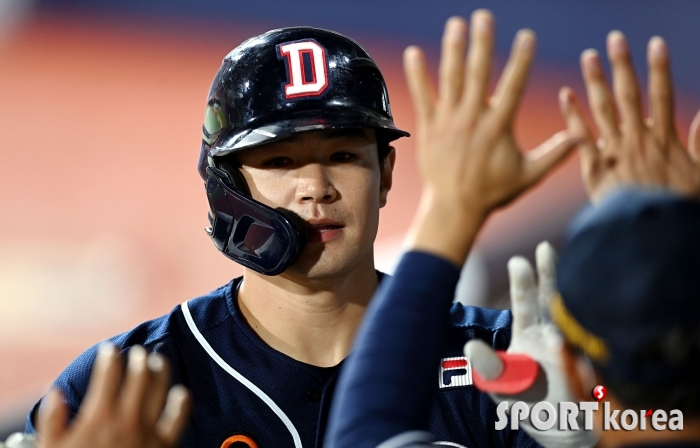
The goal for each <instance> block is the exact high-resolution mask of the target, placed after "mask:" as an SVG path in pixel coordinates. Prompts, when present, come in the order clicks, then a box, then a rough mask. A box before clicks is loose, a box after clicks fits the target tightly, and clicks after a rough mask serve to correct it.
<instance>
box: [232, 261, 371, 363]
mask: <svg viewBox="0 0 700 448" xmlns="http://www.w3.org/2000/svg"><path fill="white" fill-rule="evenodd" d="M377 285H378V279H377V275H376V271H375V270H374V261H373V257H369V259H368V260H367V261H366V262H365V263H361V264H360V265H359V266H358V267H357V268H356V269H354V270H353V271H352V272H350V273H349V274H346V275H344V276H342V278H337V277H336V278H334V279H330V280H328V281H314V282H309V283H304V284H301V283H300V282H298V281H292V280H290V279H285V278H282V277H272V278H271V277H266V276H262V275H259V274H257V273H252V272H248V271H246V274H245V276H244V281H243V285H242V286H241V289H240V290H239V294H238V304H239V307H240V309H241V313H242V314H243V317H244V318H245V319H246V321H247V322H248V324H249V325H250V326H251V328H252V329H253V330H254V331H255V332H256V333H257V334H258V336H259V337H260V338H261V339H262V340H263V341H265V342H266V343H267V344H268V345H270V346H271V347H272V348H274V349H276V350H278V351H280V352H282V353H284V354H286V355H288V356H290V357H292V358H294V359H296V360H298V361H302V362H305V363H307V364H312V365H316V366H320V367H330V366H334V365H336V364H338V363H339V362H340V361H342V360H343V359H344V358H345V357H346V356H347V354H348V353H349V351H350V347H351V346H352V341H353V338H354V335H355V330H356V329H357V327H358V325H359V323H360V321H361V319H362V316H363V315H364V312H365V309H366V307H367V304H368V303H369V300H370V299H371V298H372V295H373V294H374V291H375V290H376V288H377Z"/></svg>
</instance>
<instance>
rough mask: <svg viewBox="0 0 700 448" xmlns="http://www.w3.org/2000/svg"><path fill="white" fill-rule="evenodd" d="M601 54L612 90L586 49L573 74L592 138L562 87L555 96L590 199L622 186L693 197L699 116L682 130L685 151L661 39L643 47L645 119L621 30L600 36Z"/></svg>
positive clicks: (699, 187)
mask: <svg viewBox="0 0 700 448" xmlns="http://www.w3.org/2000/svg"><path fill="white" fill-rule="evenodd" d="M607 53H608V58H609V60H610V64H611V66H612V81H613V89H612V92H611V91H610V88H609V87H608V84H607V82H606V80H605V73H604V71H603V68H602V65H601V61H600V56H599V55H598V52H597V51H595V50H593V49H589V50H586V51H584V52H583V53H582V54H581V71H582V73H583V80H584V82H585V85H586V92H587V94H588V104H589V106H590V110H591V115H592V116H593V120H594V122H595V125H596V127H597V131H598V134H599V135H598V138H597V140H596V139H595V138H594V135H593V132H591V130H590V129H589V127H588V126H587V124H586V121H585V119H584V117H583V112H582V109H581V106H580V105H579V102H578V100H577V98H576V95H575V94H574V92H573V91H572V90H571V89H570V88H568V87H564V88H562V89H561V91H560V92H559V100H560V101H559V102H560V107H561V111H562V114H563V115H564V119H565V120H566V123H567V127H568V129H569V131H570V132H575V133H577V135H584V136H585V139H584V140H583V142H582V143H581V145H580V146H579V152H580V155H581V174H582V177H583V182H584V185H585V187H586V190H587V191H588V195H589V197H590V198H591V201H593V202H594V203H595V202H599V201H600V200H601V199H602V197H603V196H605V195H606V194H607V193H608V192H610V191H611V190H612V189H614V188H615V187H617V186H623V185H644V186H649V187H661V188H670V189H673V190H675V191H677V192H680V193H683V194H686V195H689V196H692V197H695V198H698V199H700V112H698V113H697V114H696V116H695V119H694V120H693V123H692V125H691V127H690V136H689V138H688V144H689V148H690V151H688V150H686V148H685V146H684V145H683V143H682V142H681V140H680V138H679V137H678V132H677V131H676V126H675V121H674V104H673V103H674V99H673V97H674V94H673V86H672V82H671V70H670V64H669V51H668V48H667V46H666V42H665V41H664V40H663V39H662V38H661V37H658V36H657V37H653V38H651V40H649V45H648V47H647V63H648V70H649V82H648V87H647V88H648V96H649V116H648V117H647V118H644V114H643V111H642V101H641V95H640V91H639V83H638V81H637V76H636V75H635V73H634V68H633V66H632V61H631V57H630V51H629V47H628V45H627V40H626V39H625V36H624V35H623V34H622V33H621V32H619V31H612V32H610V34H608V38H607Z"/></svg>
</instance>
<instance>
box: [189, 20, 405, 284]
mask: <svg viewBox="0 0 700 448" xmlns="http://www.w3.org/2000/svg"><path fill="white" fill-rule="evenodd" d="M340 128H372V129H375V131H376V132H377V135H378V136H380V138H381V139H382V140H383V141H392V140H395V139H397V138H399V137H404V136H408V135H409V134H408V133H407V132H405V131H402V130H400V129H398V128H396V126H394V122H393V118H392V116H391V109H390V107H389V96H388V94H387V89H386V84H385V83H384V78H383V77H382V74H381V73H380V71H379V68H378V67H377V65H376V63H375V62H374V61H373V60H372V58H371V57H370V56H369V54H367V52H366V51H365V50H364V49H363V48H362V47H361V46H360V45H359V44H357V42H355V41H353V40H352V39H350V38H348V37H345V36H343V35H341V34H338V33H335V32H332V31H327V30H322V29H318V28H310V27H296V28H284V29H278V30H273V31H268V32H267V33H265V34H262V35H260V36H257V37H253V38H251V39H248V40H247V41H245V42H243V43H242V44H241V45H239V46H238V47H236V48H235V49H234V50H233V51H231V52H230V53H229V54H228V55H227V56H226V57H225V58H224V61H223V64H222V66H221V68H220V69H219V71H218V73H217V74H216V77H215V78H214V82H213V83H212V86H211V89H210V91H209V98H208V100H207V109H206V113H205V118H204V125H203V127H202V147H201V152H200V156H199V173H200V175H201V176H202V178H203V179H204V181H205V185H206V189H207V195H208V197H209V205H210V207H211V213H210V215H209V220H210V222H211V226H212V227H211V228H210V229H207V231H208V233H209V235H210V236H211V237H212V239H213V240H214V243H215V244H216V247H217V248H218V249H219V250H220V251H221V252H223V253H224V255H226V256H227V257H229V258H231V259H233V260H234V261H237V262H238V263H241V264H242V265H244V266H247V267H249V268H251V269H254V270H256V271H258V272H261V273H263V274H267V275H277V274H280V273H282V272H284V270H285V269H286V268H287V267H288V266H289V265H290V264H291V263H293V262H294V260H295V259H296V258H297V257H298V255H299V253H300V252H301V250H302V249H303V248H304V245H305V244H306V228H305V225H304V222H303V220H302V219H301V218H299V217H298V216H297V215H296V214H294V213H293V212H291V211H290V210H285V209H276V210H275V209H271V208H270V207H267V206H265V205H263V204H261V203H260V202H258V201H255V200H253V199H252V198H251V197H250V193H249V190H248V187H247V185H246V183H245V180H244V178H243V176H242V175H241V173H240V172H239V170H238V169H237V168H236V167H234V166H231V165H230V164H226V163H222V161H221V157H222V156H225V155H228V154H231V153H234V152H237V151H241V150H244V149H247V148H251V147H255V146H257V145H261V144H264V143H269V142H272V141H275V140H280V139H284V138H286V137H289V136H291V135H294V134H297V133H300V132H306V131H315V130H323V129H340Z"/></svg>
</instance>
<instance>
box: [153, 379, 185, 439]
mask: <svg viewBox="0 0 700 448" xmlns="http://www.w3.org/2000/svg"><path fill="white" fill-rule="evenodd" d="M189 410H190V395H189V393H188V392H187V389H186V388H185V387H184V386H181V385H176V386H173V387H171V388H170V392H168V398H167V401H166V403H165V409H163V414H162V415H161V417H160V419H159V420H158V424H157V425H156V432H157V433H158V435H159V436H160V438H161V440H163V442H164V443H165V446H168V447H172V446H175V444H176V443H177V441H178V439H179V438H180V434H182V430H183V429H184V428H185V423H186V422H187V416H188V415H189Z"/></svg>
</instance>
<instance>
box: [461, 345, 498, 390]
mask: <svg viewBox="0 0 700 448" xmlns="http://www.w3.org/2000/svg"><path fill="white" fill-rule="evenodd" d="M464 355H465V356H466V357H467V358H468V359H469V362H470V363H471V366H472V368H473V369H474V370H476V371H477V372H479V375H481V377H482V378H484V379H487V380H494V379H496V378H498V377H499V376H501V373H503V362H502V361H501V358H499V357H498V355H497V354H496V352H495V351H494V350H493V349H492V348H491V347H490V346H489V345H488V344H486V343H485V342H484V341H482V340H480V339H472V340H471V341H469V342H467V343H466V344H465V346H464Z"/></svg>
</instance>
